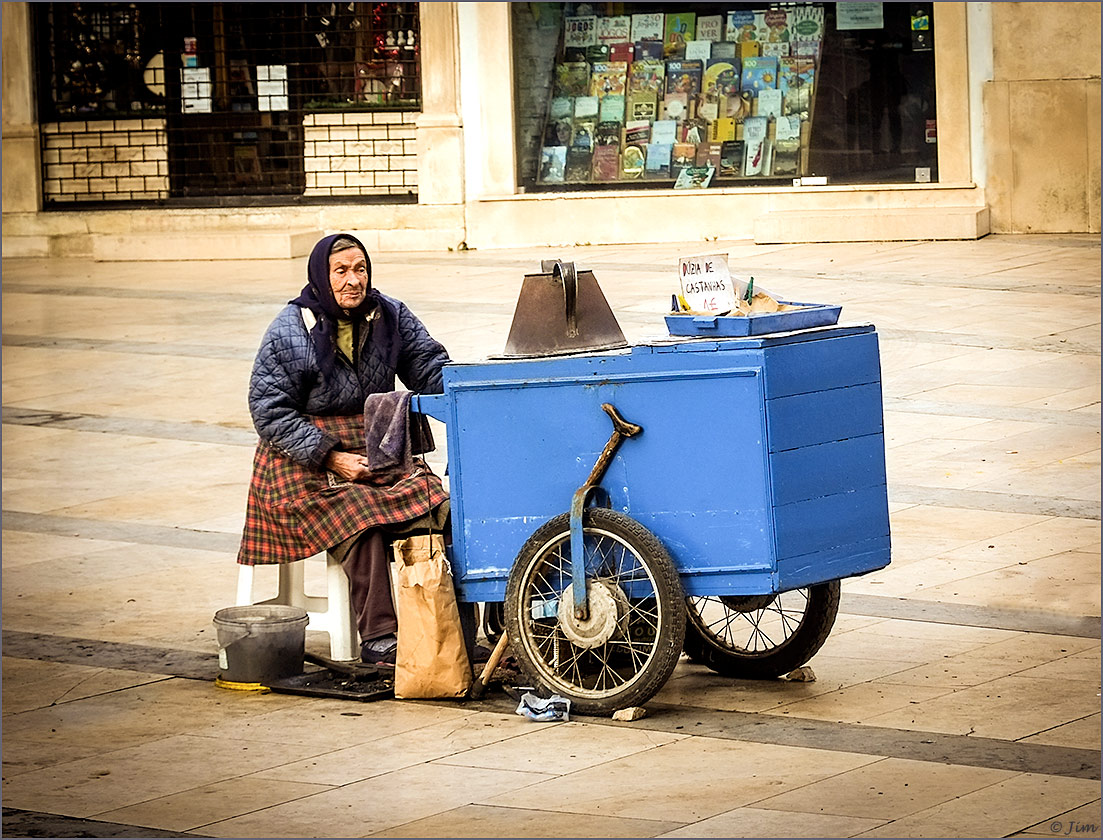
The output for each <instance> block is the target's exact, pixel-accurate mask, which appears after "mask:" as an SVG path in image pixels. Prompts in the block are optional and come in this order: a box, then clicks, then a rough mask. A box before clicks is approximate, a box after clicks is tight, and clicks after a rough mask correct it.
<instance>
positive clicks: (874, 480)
mask: <svg viewBox="0 0 1103 840" xmlns="http://www.w3.org/2000/svg"><path fill="white" fill-rule="evenodd" d="M766 370H767V376H766V389H767V393H768V394H773V395H774V396H773V397H772V398H768V399H767V401H766V415H767V428H768V430H769V439H770V445H769V448H770V474H771V484H772V487H773V491H774V503H775V509H774V524H775V533H776V534H777V558H778V559H777V570H778V585H779V588H780V589H783V590H784V589H793V588H796V587H800V586H806V585H809V584H813V583H820V582H823V581H827V580H832V579H834V578H841V577H848V576H852V575H856V574H863V573H865V572H868V571H872V570H874V569H879V568H882V567H884V566H886V565H887V564H888V562H889V554H890V543H889V516H888V486H887V481H886V476H885V444H884V424H883V407H882V400H881V383H880V360H879V356H878V345H877V336H876V333H872V332H871V333H867V334H855V335H847V336H843V337H836V338H826V339H821V340H814V337H813V340H809V341H807V342H803V343H791V344H786V345H784V346H779V347H776V348H770V349H768V350H767V364H766Z"/></svg>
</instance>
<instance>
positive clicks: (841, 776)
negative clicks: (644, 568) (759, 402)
mask: <svg viewBox="0 0 1103 840" xmlns="http://www.w3.org/2000/svg"><path fill="white" fill-rule="evenodd" d="M197 247H202V243H197ZM702 251H704V252H707V253H727V254H728V255H729V262H730V264H731V267H732V270H733V271H734V272H735V273H737V274H738V275H740V276H746V275H753V276H754V277H755V280H756V284H758V285H760V286H762V287H766V288H768V289H771V290H773V291H775V292H777V293H778V294H779V295H781V296H783V297H785V298H787V299H790V300H800V301H823V302H832V303H840V304H842V307H843V309H842V313H843V316H842V321H843V322H845V323H872V324H875V325H876V326H877V329H878V333H879V335H880V339H881V354H882V358H881V363H882V370H883V377H884V383H883V388H884V405H885V430H886V447H887V461H888V476H889V497H890V509H891V519H892V532H893V561H892V564H891V565H890V566H889V567H888V568H887V569H885V570H883V571H881V572H877V573H875V574H872V575H868V576H866V577H863V578H857V579H850V580H846V581H844V583H843V601H842V608H841V613H840V615H839V618H838V620H837V622H836V625H835V628H834V631H833V632H832V634H831V636H830V637H829V639H828V641H827V643H826V644H825V645H824V647H823V649H822V650H821V651H820V653H819V654H817V655H816V656H815V658H814V659H813V660H812V661H811V663H810V665H811V667H812V668H813V669H814V671H815V673H816V675H817V676H818V679H817V680H816V681H815V682H788V681H772V682H749V681H733V680H729V679H725V678H722V677H719V676H717V675H715V674H713V673H712V672H711V671H708V670H707V669H705V668H703V667H702V666H699V665H696V664H693V663H691V662H690V661H689V660H688V659H684V658H683V659H682V660H681V662H680V663H679V665H678V668H677V670H676V671H675V674H674V676H673V677H672V678H671V679H670V681H669V682H668V683H667V684H666V686H665V688H663V690H662V691H661V692H660V693H659V694H658V695H657V696H656V697H655V698H654V700H653V701H652V702H651V703H649V704H648V705H649V708H650V712H651V714H650V716H649V717H647V718H645V719H643V720H641V721H638V722H635V723H628V724H620V723H614V722H613V721H611V720H608V719H603V718H594V717H579V718H577V719H574V720H572V721H571V722H569V723H557V724H538V723H533V722H531V721H528V720H526V719H524V718H522V717H519V716H517V715H515V714H513V713H512V710H513V706H514V705H515V702H514V701H511V700H510V699H509V698H508V697H506V696H505V695H504V694H501V693H497V692H492V693H491V694H489V695H488V697H487V698H486V699H485V700H484V701H480V702H467V703H459V702H454V703H449V702H401V701H393V700H388V701H381V702H376V703H355V702H350V701H343V700H328V699H319V698H308V697H296V696H291V695H283V694H257V693H251V692H234V691H226V690H224V689H220V688H218V687H216V686H215V685H214V682H213V677H214V676H215V674H216V673H217V662H216V661H215V658H214V654H215V650H216V647H217V645H216V643H215V640H214V637H213V636H214V633H213V629H212V626H211V617H212V615H213V613H214V612H215V611H216V610H218V609H219V608H221V607H224V606H228V605H230V604H232V603H233V600H234V592H235V585H236V575H237V569H236V566H235V564H234V562H233V559H234V553H235V550H236V545H237V540H238V536H239V534H240V529H241V524H242V519H243V512H244V500H245V489H246V485H247V482H248V478H249V472H250V465H251V459H252V446H253V443H254V441H255V437H254V434H253V431H252V428H251V425H250V421H249V416H248V412H247V407H246V404H245V388H246V382H247V379H248V375H249V370H250V365H251V360H252V356H253V353H254V351H255V349H256V346H257V342H258V339H259V337H260V335H261V333H262V331H263V330H264V328H265V326H266V325H267V324H268V322H269V321H270V320H271V319H272V317H273V316H274V315H275V313H276V311H277V310H278V309H279V307H280V306H281V305H282V303H283V302H284V301H286V300H287V299H289V298H290V297H293V296H294V294H295V293H296V292H297V290H298V289H299V288H300V286H301V284H302V281H303V278H304V276H305V260H301V259H299V260H286V261H233V260H225V259H221V258H220V259H214V260H212V261H209V262H187V263H161V262H115V263H89V262H85V261H78V260H49V261H46V260H41V261H34V260H11V259H7V260H4V262H3V271H4V282H3V765H4V771H3V804H4V808H5V810H4V834H5V835H7V836H103V837H112V836H119V837H122V836H131V837H134V836H151V837H152V836H179V835H186V836H212V837H280V836H286V837H311V836H318V837H356V836H380V837H383V836H387V837H429V836H441V837H492V836H502V837H521V836H565V837H621V836H624V837H651V836H670V837H711V836H715V837H740V836H747V837H767V836H783V837H801V836H807V837H849V836H869V837H927V836H948V837H978V836H979V837H1001V836H1046V837H1048V836H1061V837H1082V836H1095V837H1098V836H1100V830H1099V825H1100V781H1099V778H1100V771H1099V768H1100V753H1099V750H1100V640H1099V630H1100V623H1099V615H1100V519H1099V511H1100V460H1099V452H1100V446H1099V429H1100V366H1099V359H1100V355H1099V351H1100V241H1099V237H1097V236H1096V237H1091V236H1075V235H1070V236H989V237H986V238H985V239H982V240H979V241H976V242H911V243H869V244H857V245H854V244H846V245H801V246H756V245H753V244H750V243H747V242H727V243H721V242H711V243H707V244H704V245H702V244H701V243H696V244H692V243H691V244H685V245H662V246H646V247H640V246H608V247H585V248H575V249H563V250H560V251H557V252H552V253H549V252H544V251H537V250H516V251H512V250H511V251H490V252H481V251H471V252H465V253H412V254H406V255H397V254H383V255H380V256H379V257H378V258H376V259H375V260H374V276H375V280H376V284H377V285H378V286H379V287H380V288H381V289H382V290H383V291H385V292H388V293H392V294H394V295H396V296H398V297H401V298H402V299H403V300H404V301H406V302H407V304H409V306H410V307H411V308H412V309H413V310H414V312H416V313H417V314H418V315H419V316H420V317H421V318H422V319H423V320H424V321H425V322H426V324H427V325H428V326H429V328H430V330H431V332H432V333H433V334H434V335H435V336H436V337H437V338H439V339H440V340H441V341H442V342H444V343H445V345H446V346H447V347H448V348H449V350H450V351H451V354H452V356H453V358H455V359H457V360H475V359H478V358H481V357H484V356H486V355H489V354H493V353H497V352H500V351H501V350H502V348H503V346H504V342H505V337H506V334H507V331H508V327H509V323H510V320H511V316H512V312H513V306H514V302H515V299H516V295H517V291H518V290H519V288H520V281H521V278H522V276H523V275H524V273H525V272H526V271H531V270H533V269H534V268H535V267H536V266H537V265H538V264H539V260H540V259H545V258H549V257H562V258H565V259H573V260H575V261H576V262H577V263H578V264H579V265H580V266H585V267H588V268H592V269H593V270H594V272H595V274H596V275H597V277H598V279H599V281H600V283H601V285H602V287H603V288H604V290H605V293H606V295H607V297H608V298H609V300H610V302H611V304H612V306H613V309H614V311H615V312H616V314H617V317H618V318H619V320H620V322H621V325H622V327H623V328H624V330H625V333H626V334H627V336H628V337H629V339H630V340H632V341H640V340H643V339H645V338H646V337H647V336H653V335H658V334H661V333H663V332H665V327H664V324H663V320H662V315H663V312H664V310H665V309H666V308H667V307H668V303H669V300H670V293H671V292H672V291H674V290H675V288H676V279H675V270H674V264H675V260H676V258H677V257H678V256H680V255H687V254H694V253H701V252H702ZM211 256H212V257H215V256H218V257H221V256H222V255H215V254H212V255H211ZM440 439H441V436H438V440H440ZM435 457H436V458H437V459H440V460H438V462H437V464H438V466H443V460H442V459H443V458H444V453H437V454H436V456H435ZM261 571H263V572H271V571H272V570H271V569H264V570H261ZM320 573H321V570H320V569H314V568H312V569H310V570H308V579H310V576H312V575H314V574H319V575H320ZM258 578H264V576H263V575H258ZM273 580H274V579H273V578H272V577H271V576H269V577H267V578H264V579H263V580H260V582H259V584H258V585H259V586H262V587H263V586H268V585H271V586H273V587H274V583H273ZM308 648H309V649H310V650H313V651H316V652H321V653H324V652H326V651H327V650H328V644H327V639H326V636H325V635H324V634H320V633H316V632H314V631H309V632H308Z"/></svg>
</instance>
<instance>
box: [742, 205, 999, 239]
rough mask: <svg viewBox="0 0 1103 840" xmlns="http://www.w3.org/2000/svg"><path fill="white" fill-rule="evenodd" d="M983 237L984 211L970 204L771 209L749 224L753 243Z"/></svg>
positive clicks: (987, 228) (985, 227) (987, 230)
mask: <svg viewBox="0 0 1103 840" xmlns="http://www.w3.org/2000/svg"><path fill="white" fill-rule="evenodd" d="M989 233H990V226H989V216H988V208H987V207H973V206H968V207H907V208H901V207H896V208H885V207H869V208H861V209H854V210H774V211H771V212H769V213H764V214H763V215H761V216H759V217H757V218H756V219H755V220H754V241H755V243H756V244H758V245H786V244H792V243H798V242H870V241H873V242H900V241H911V240H918V239H980V238H981V237H982V236H987V235H988V234H989Z"/></svg>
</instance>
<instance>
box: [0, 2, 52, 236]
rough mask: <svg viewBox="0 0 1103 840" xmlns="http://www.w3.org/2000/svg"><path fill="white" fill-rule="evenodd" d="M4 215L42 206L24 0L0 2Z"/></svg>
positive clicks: (31, 210) (35, 209) (27, 25)
mask: <svg viewBox="0 0 1103 840" xmlns="http://www.w3.org/2000/svg"><path fill="white" fill-rule="evenodd" d="M0 6H2V9H3V19H2V20H3V27H4V29H3V33H4V34H3V51H4V54H3V73H4V76H3V166H4V193H3V200H4V215H7V214H9V213H34V212H36V211H38V210H40V209H41V208H42V168H41V166H40V154H39V149H38V124H37V122H36V119H35V103H34V80H33V78H32V75H31V73H32V71H31V14H30V9H29V8H28V4H27V3H3V4H0Z"/></svg>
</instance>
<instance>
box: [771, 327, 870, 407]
mask: <svg viewBox="0 0 1103 840" xmlns="http://www.w3.org/2000/svg"><path fill="white" fill-rule="evenodd" d="M856 330H857V328H851V329H850V330H848V331H844V330H835V331H831V332H814V333H809V334H808V338H807V339H806V340H804V341H794V340H793V339H794V338H795V336H788V337H787V341H786V342H785V343H781V342H780V341H779V342H777V343H769V342H767V343H766V346H767V348H768V350H767V353H768V357H769V362H768V364H767V368H766V371H765V374H766V376H765V379H766V399H768V400H772V399H777V398H778V397H790V396H793V395H794V394H807V393H812V392H815V391H828V390H831V389H832V388H846V387H849V386H852V385H865V384H869V383H872V382H878V383H879V382H880V381H881V360H880V354H879V351H878V341H877V333H876V332H873V327H865V328H864V331H863V332H856Z"/></svg>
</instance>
